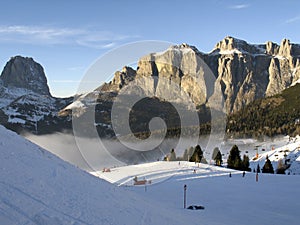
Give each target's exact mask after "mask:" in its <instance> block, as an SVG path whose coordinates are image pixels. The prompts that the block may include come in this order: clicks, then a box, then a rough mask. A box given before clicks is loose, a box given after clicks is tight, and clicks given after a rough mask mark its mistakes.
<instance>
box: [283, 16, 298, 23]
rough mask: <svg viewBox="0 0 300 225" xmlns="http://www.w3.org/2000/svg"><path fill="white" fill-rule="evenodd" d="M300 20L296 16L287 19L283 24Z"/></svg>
mask: <svg viewBox="0 0 300 225" xmlns="http://www.w3.org/2000/svg"><path fill="white" fill-rule="evenodd" d="M298 20H300V16H296V17H293V18H290V19H287V20H286V21H285V23H294V22H296V21H298Z"/></svg>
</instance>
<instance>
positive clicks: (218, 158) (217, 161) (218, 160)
mask: <svg viewBox="0 0 300 225" xmlns="http://www.w3.org/2000/svg"><path fill="white" fill-rule="evenodd" d="M214 160H215V164H216V166H221V165H222V163H223V160H222V154H221V152H220V151H218V153H217V155H216V157H215V158H214Z"/></svg>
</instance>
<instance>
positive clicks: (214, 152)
mask: <svg viewBox="0 0 300 225" xmlns="http://www.w3.org/2000/svg"><path fill="white" fill-rule="evenodd" d="M218 152H220V149H219V148H218V147H215V148H214V150H213V153H212V156H211V159H212V160H216V156H217V154H218Z"/></svg>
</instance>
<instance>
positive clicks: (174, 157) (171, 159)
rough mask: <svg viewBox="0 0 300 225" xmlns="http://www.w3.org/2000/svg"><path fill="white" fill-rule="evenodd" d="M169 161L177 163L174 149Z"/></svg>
mask: <svg viewBox="0 0 300 225" xmlns="http://www.w3.org/2000/svg"><path fill="white" fill-rule="evenodd" d="M169 161H176V153H175V150H174V149H173V148H172V150H171V152H170V157H169Z"/></svg>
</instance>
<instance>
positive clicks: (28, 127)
mask: <svg viewBox="0 0 300 225" xmlns="http://www.w3.org/2000/svg"><path fill="white" fill-rule="evenodd" d="M71 102H72V98H55V97H52V96H51V94H50V91H49V87H48V84H47V78H46V75H45V73H44V69H43V67H42V66H41V65H40V64H39V63H37V62H35V61H34V60H33V59H32V58H27V57H22V56H16V57H12V58H11V59H10V60H9V61H8V62H7V64H6V65H5V67H4V70H3V72H2V73H1V76H0V123H1V124H2V125H5V126H6V127H7V128H9V129H12V130H14V131H18V132H22V131H30V132H34V133H36V134H43V133H51V132H54V131H59V130H62V129H67V128H71V125H70V124H71V122H70V120H67V119H66V118H61V117H58V114H57V113H58V111H59V110H60V109H61V108H63V107H65V106H66V105H68V104H70V103H71Z"/></svg>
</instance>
